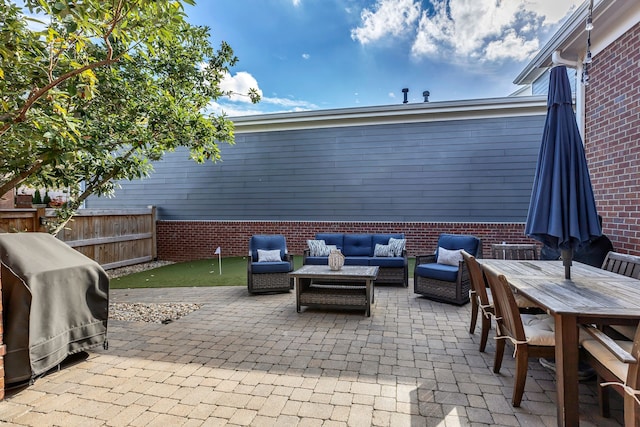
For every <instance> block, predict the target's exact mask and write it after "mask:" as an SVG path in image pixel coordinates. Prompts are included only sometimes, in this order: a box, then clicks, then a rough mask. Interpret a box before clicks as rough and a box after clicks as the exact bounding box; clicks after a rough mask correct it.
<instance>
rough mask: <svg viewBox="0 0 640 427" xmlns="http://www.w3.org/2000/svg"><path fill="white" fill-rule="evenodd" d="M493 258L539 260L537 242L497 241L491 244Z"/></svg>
mask: <svg viewBox="0 0 640 427" xmlns="http://www.w3.org/2000/svg"><path fill="white" fill-rule="evenodd" d="M491 257H492V258H493V259H516V260H537V259H539V257H538V246H537V245H536V244H533V243H532V244H514V243H495V244H493V245H491Z"/></svg>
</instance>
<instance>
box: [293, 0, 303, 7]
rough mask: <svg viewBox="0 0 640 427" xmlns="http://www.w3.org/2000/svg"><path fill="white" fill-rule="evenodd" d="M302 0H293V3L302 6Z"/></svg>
mask: <svg viewBox="0 0 640 427" xmlns="http://www.w3.org/2000/svg"><path fill="white" fill-rule="evenodd" d="M301 1H302V0H293V5H294V6H296V7H297V6H300V2H301Z"/></svg>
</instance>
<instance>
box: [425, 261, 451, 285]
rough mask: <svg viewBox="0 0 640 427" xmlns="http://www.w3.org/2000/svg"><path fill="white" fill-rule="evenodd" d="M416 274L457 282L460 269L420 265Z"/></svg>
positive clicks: (439, 265)
mask: <svg viewBox="0 0 640 427" xmlns="http://www.w3.org/2000/svg"><path fill="white" fill-rule="evenodd" d="M414 274H415V275H417V276H420V277H429V278H431V279H436V280H444V281H445V282H455V281H456V280H457V278H458V267H454V266H452V265H446V264H436V263H431V264H420V265H418V266H417V267H416V270H415V273H414Z"/></svg>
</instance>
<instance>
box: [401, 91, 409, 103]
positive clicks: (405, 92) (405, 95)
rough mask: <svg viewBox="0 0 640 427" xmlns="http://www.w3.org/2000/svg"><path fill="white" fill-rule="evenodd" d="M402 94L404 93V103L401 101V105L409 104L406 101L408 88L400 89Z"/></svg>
mask: <svg viewBox="0 0 640 427" xmlns="http://www.w3.org/2000/svg"><path fill="white" fill-rule="evenodd" d="M402 93H404V101H402V103H403V104H406V103H407V102H409V101H408V100H407V93H409V88H406V87H405V88H404V89H402Z"/></svg>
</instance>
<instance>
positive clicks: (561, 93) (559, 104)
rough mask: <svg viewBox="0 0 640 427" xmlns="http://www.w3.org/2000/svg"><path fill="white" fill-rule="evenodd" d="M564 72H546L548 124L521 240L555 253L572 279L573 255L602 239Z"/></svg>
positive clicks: (545, 126)
mask: <svg viewBox="0 0 640 427" xmlns="http://www.w3.org/2000/svg"><path fill="white" fill-rule="evenodd" d="M571 104H572V99H571V87H570V85H569V78H568V77H567V68H566V67H565V66H556V67H554V68H552V69H551V76H550V79H549V93H548V97H547V119H546V121H545V124H544V133H543V135H542V144H541V146H540V154H539V155H538V164H537V166H536V175H535V178H534V181H533V189H532V191H531V201H530V204H529V214H528V216H527V224H526V227H525V234H526V235H527V236H529V237H531V238H533V239H536V240H538V241H540V242H542V243H543V244H544V245H546V246H549V247H551V248H553V249H556V250H560V251H561V253H562V259H563V262H564V266H565V278H566V279H570V278H571V259H572V257H573V250H574V249H576V248H577V247H578V246H580V245H581V244H582V243H584V242H587V241H589V240H590V239H593V238H596V237H598V236H600V235H601V234H602V229H601V227H600V222H599V220H598V211H597V210H596V202H595V198H594V196H593V188H592V187H591V179H590V178H589V169H588V167H587V159H586V157H585V154H584V147H583V146H582V138H580V132H579V130H578V125H577V123H576V116H575V113H574V112H573V107H572V105H571Z"/></svg>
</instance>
